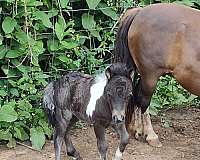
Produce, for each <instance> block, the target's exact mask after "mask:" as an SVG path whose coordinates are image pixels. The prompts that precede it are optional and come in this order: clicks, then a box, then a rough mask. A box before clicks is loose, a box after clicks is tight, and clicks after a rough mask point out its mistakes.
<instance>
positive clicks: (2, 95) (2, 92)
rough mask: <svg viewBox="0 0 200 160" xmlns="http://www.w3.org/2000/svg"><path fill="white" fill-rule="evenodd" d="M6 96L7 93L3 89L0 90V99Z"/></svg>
mask: <svg viewBox="0 0 200 160" xmlns="http://www.w3.org/2000/svg"><path fill="white" fill-rule="evenodd" d="M7 95H8V93H7V92H6V91H5V90H4V89H0V96H1V97H5V96H7Z"/></svg>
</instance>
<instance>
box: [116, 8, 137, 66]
mask: <svg viewBox="0 0 200 160" xmlns="http://www.w3.org/2000/svg"><path fill="white" fill-rule="evenodd" d="M139 11H140V8H134V9H130V10H128V11H127V12H126V13H125V15H123V16H122V18H121V22H120V24H119V28H118V31H117V36H116V42H115V48H114V58H113V62H114V63H116V62H121V63H125V64H126V65H127V68H128V69H133V70H136V65H135V62H134V61H133V59H132V56H131V54H130V51H129V46H128V31H129V28H130V26H131V23H132V22H133V20H134V18H135V16H136V15H137V14H138V12H139Z"/></svg>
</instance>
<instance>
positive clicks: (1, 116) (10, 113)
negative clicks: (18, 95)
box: [0, 105, 18, 122]
mask: <svg viewBox="0 0 200 160" xmlns="http://www.w3.org/2000/svg"><path fill="white" fill-rule="evenodd" d="M17 117H18V116H17V112H16V111H15V110H14V108H13V106H11V105H3V106H2V107H1V108H0V121H4V122H14V121H16V120H17Z"/></svg>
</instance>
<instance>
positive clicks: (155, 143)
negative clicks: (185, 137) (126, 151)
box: [147, 139, 162, 148]
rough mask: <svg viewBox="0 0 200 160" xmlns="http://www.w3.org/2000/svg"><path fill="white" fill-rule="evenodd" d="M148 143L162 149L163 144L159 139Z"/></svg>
mask: <svg viewBox="0 0 200 160" xmlns="http://www.w3.org/2000/svg"><path fill="white" fill-rule="evenodd" d="M147 142H148V144H149V145H150V146H152V147H158V148H159V147H162V143H161V142H160V141H159V139H151V140H147Z"/></svg>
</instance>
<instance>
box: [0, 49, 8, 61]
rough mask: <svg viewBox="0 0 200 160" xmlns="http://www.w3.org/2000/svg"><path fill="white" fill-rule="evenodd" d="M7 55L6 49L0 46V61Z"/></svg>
mask: <svg viewBox="0 0 200 160" xmlns="http://www.w3.org/2000/svg"><path fill="white" fill-rule="evenodd" d="M6 53H7V49H6V48H5V47H4V46H0V59H3V58H4V57H5V55H6Z"/></svg>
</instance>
